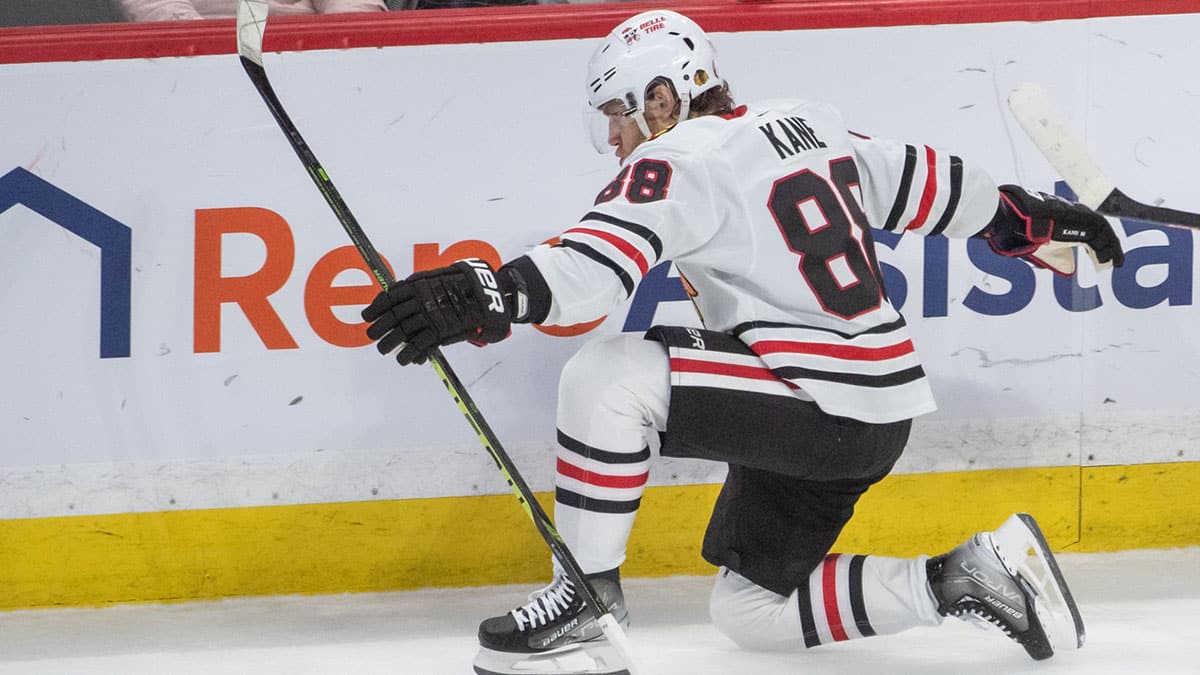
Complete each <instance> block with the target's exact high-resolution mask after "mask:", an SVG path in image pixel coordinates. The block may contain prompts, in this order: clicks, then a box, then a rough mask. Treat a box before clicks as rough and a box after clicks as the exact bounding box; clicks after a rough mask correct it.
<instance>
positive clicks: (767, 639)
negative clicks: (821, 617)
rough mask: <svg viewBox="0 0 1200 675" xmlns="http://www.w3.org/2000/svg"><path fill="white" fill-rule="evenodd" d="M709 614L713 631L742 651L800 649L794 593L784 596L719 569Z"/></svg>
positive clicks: (801, 645)
mask: <svg viewBox="0 0 1200 675" xmlns="http://www.w3.org/2000/svg"><path fill="white" fill-rule="evenodd" d="M708 611H709V615H710V616H711V618H712V623H713V625H714V626H716V628H717V630H719V631H721V633H722V634H724V635H725V636H726V637H728V638H729V639H730V640H733V641H734V642H735V643H737V645H738V646H739V647H741V648H742V649H748V650H753V651H780V650H793V649H802V648H803V647H804V642H803V640H801V639H800V634H799V632H798V628H799V620H798V619H796V618H795V617H796V616H797V609H796V600H795V594H794V593H793V594H792V596H791V597H785V596H782V595H779V594H778V593H773V592H771V591H768V590H767V589H765V588H763V587H762V586H758V585H757V584H755V583H753V582H752V581H750V580H748V579H746V578H745V577H743V576H741V575H740V574H738V573H736V572H733V571H730V570H726V569H724V568H722V569H721V571H720V572H719V573H717V581H716V583H715V584H714V585H713V590H712V595H711V596H710V597H709V604H708Z"/></svg>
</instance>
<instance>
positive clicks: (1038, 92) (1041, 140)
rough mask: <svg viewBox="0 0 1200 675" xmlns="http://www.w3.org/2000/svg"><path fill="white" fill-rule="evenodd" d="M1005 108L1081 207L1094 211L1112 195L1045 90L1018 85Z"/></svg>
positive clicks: (1095, 166) (1030, 85)
mask: <svg viewBox="0 0 1200 675" xmlns="http://www.w3.org/2000/svg"><path fill="white" fill-rule="evenodd" d="M1008 107H1009V108H1010V109H1011V110H1012V112H1013V116H1014V117H1016V119H1017V122H1018V123H1020V125H1021V128H1022V129H1024V130H1025V133H1026V134H1028V136H1029V138H1030V140H1032V141H1033V144H1034V145H1036V146H1037V148H1038V150H1040V151H1041V153H1042V155H1044V156H1045V157H1046V160H1047V161H1049V162H1050V165H1051V166H1053V167H1054V169H1055V170H1056V171H1058V173H1059V175H1061V176H1062V178H1063V180H1065V181H1066V182H1067V185H1070V186H1071V189H1072V190H1074V191H1075V195H1076V198H1077V199H1078V200H1079V202H1080V203H1081V204H1083V205H1085V206H1087V207H1089V208H1092V209H1095V208H1096V207H1098V206H1100V204H1102V203H1103V202H1104V200H1105V199H1107V198H1108V196H1109V195H1110V194H1112V191H1113V190H1114V189H1115V187H1116V186H1115V185H1113V183H1112V181H1110V180H1109V179H1108V178H1107V177H1106V176H1105V175H1104V172H1103V171H1101V170H1100V166H1099V165H1098V164H1096V162H1095V161H1094V160H1092V158H1091V156H1090V155H1088V151H1087V148H1086V147H1084V145H1083V142H1082V141H1080V140H1079V139H1078V138H1076V137H1075V135H1074V134H1073V133H1071V131H1070V129H1068V128H1067V125H1066V122H1065V121H1064V119H1063V117H1062V115H1061V114H1060V113H1059V112H1058V111H1057V110H1056V109H1055V108H1054V105H1053V103H1052V102H1051V100H1050V95H1049V94H1047V93H1046V90H1044V89H1042V88H1041V87H1040V86H1038V85H1036V84H1030V83H1026V84H1022V85H1020V86H1018V87H1017V88H1016V89H1013V90H1012V92H1011V93H1010V94H1009V96H1008Z"/></svg>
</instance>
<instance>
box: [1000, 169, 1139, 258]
mask: <svg viewBox="0 0 1200 675" xmlns="http://www.w3.org/2000/svg"><path fill="white" fill-rule="evenodd" d="M982 234H983V236H985V237H986V238H987V240H988V243H989V244H991V247H992V249H993V250H994V251H996V252H997V253H999V254H1001V255H1006V256H1016V257H1020V258H1024V259H1025V260H1028V261H1029V262H1031V263H1033V264H1034V265H1036V266H1038V267H1045V268H1048V269H1051V270H1054V271H1055V272H1057V273H1058V274H1062V275H1071V274H1074V273H1075V255H1074V252H1073V251H1072V250H1071V249H1072V248H1073V247H1076V246H1083V247H1085V250H1087V252H1088V254H1089V255H1090V256H1091V257H1092V260H1093V262H1095V264H1096V267H1097V269H1100V268H1103V267H1107V266H1109V265H1110V264H1111V265H1115V266H1117V267H1120V266H1121V265H1122V264H1123V263H1124V262H1125V252H1124V251H1122V250H1121V242H1120V240H1119V239H1117V235H1116V233H1114V232H1113V229H1112V225H1110V224H1109V222H1108V220H1107V219H1105V218H1104V216H1102V215H1100V214H1099V213H1096V212H1095V211H1093V210H1091V209H1089V208H1088V207H1086V206H1084V205H1083V204H1077V203H1075V202H1071V201H1067V200H1066V199H1063V198H1062V197H1056V196H1055V195H1048V194H1046V193H1044V192H1030V191H1028V190H1026V189H1025V188H1023V187H1021V186H1019V185H1001V186H1000V205H999V208H998V209H997V211H996V216H995V217H994V218H993V219H992V222H991V223H989V224H988V226H987V228H985V229H984V231H983V233H982Z"/></svg>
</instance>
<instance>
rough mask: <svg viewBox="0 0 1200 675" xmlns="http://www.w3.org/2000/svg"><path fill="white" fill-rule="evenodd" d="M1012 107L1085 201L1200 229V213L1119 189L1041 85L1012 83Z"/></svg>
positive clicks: (1121, 214) (1110, 212) (1109, 212)
mask: <svg viewBox="0 0 1200 675" xmlns="http://www.w3.org/2000/svg"><path fill="white" fill-rule="evenodd" d="M1008 107H1009V108H1011V109H1012V112H1013V115H1014V116H1015V117H1016V118H1017V122H1019V123H1020V124H1021V128H1023V129H1024V130H1025V133H1026V134H1028V135H1029V138H1030V139H1031V140H1032V141H1033V144H1034V145H1036V146H1037V147H1038V150H1040V151H1041V152H1042V154H1043V155H1045V157H1046V159H1047V160H1048V161H1049V162H1050V165H1051V166H1053V167H1054V168H1055V169H1056V170H1057V171H1058V173H1059V174H1060V175H1061V176H1062V177H1063V180H1065V181H1067V184H1068V185H1070V186H1071V189H1072V190H1074V191H1075V194H1076V197H1077V198H1078V200H1079V202H1080V203H1081V204H1083V205H1084V206H1087V207H1089V208H1092V209H1095V210H1096V211H1099V212H1100V213H1103V214H1104V215H1106V216H1115V217H1118V218H1133V219H1137V220H1145V221H1148V222H1151V223H1158V224H1160V225H1170V226H1173V227H1188V228H1193V229H1200V213H1191V212H1188V211H1179V210H1176V209H1169V208H1166V207H1162V206H1151V205H1150V204H1145V203H1143V202H1139V201H1137V200H1135V199H1133V198H1132V197H1130V196H1128V195H1126V194H1125V193H1124V192H1121V190H1119V189H1118V188H1117V186H1116V185H1114V184H1113V182H1112V181H1111V180H1109V179H1108V178H1107V177H1106V176H1105V175H1104V172H1103V171H1101V170H1100V165H1099V164H1097V163H1096V162H1095V160H1093V159H1092V158H1091V156H1090V155H1088V151H1087V148H1086V147H1084V145H1083V142H1082V141H1080V140H1079V139H1078V138H1077V137H1076V136H1075V135H1074V134H1073V133H1071V131H1070V130H1069V129H1068V128H1067V125H1066V122H1065V121H1064V120H1063V118H1062V116H1061V115H1059V113H1058V111H1056V110H1055V109H1054V105H1053V104H1052V103H1051V101H1050V95H1049V94H1047V93H1046V91H1045V90H1044V89H1042V88H1041V87H1039V86H1037V85H1036V84H1028V83H1026V84H1022V85H1020V86H1018V87H1017V88H1016V89H1013V90H1012V92H1011V93H1010V94H1009V96H1008Z"/></svg>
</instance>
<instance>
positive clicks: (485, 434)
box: [237, 0, 638, 675]
mask: <svg viewBox="0 0 1200 675" xmlns="http://www.w3.org/2000/svg"><path fill="white" fill-rule="evenodd" d="M266 27H267V2H266V0H238V5H237V33H238V55H239V56H240V57H241V62H242V67H243V68H245V70H246V74H247V75H249V76H250V81H251V82H253V83H254V88H255V89H256V90H258V93H259V95H260V96H262V99H263V102H265V103H266V104H267V108H268V109H269V110H270V111H271V115H272V116H273V117H274V118H275V121H276V122H277V123H278V124H279V128H280V130H282V131H283V133H284V135H285V136H287V139H288V142H289V143H291V145H292V149H293V150H295V151H296V155H297V156H298V157H299V158H300V163H301V164H303V165H304V168H305V169H306V170H307V171H308V175H309V177H311V178H312V180H313V183H315V184H316V186H317V189H318V190H320V191H321V195H322V196H323V197H324V198H325V201H326V202H327V203H328V204H329V207H330V208H331V209H333V213H334V215H335V216H337V219H338V222H340V223H341V224H342V228H343V229H345V230H346V234H348V235H349V236H350V240H351V241H352V242H353V243H354V247H355V248H356V249H358V252H359V254H360V255H362V258H363V261H364V262H366V264H367V267H368V268H370V270H371V274H372V275H373V276H374V277H375V279H376V281H378V282H379V285H380V287H381V288H383V289H384V290H387V289H388V288H389V287H391V286H392V285H394V284H395V278H394V277H392V274H391V272H390V271H389V270H388V268H387V266H386V265H384V263H383V259H382V258H381V257H380V256H379V253H378V252H377V251H376V250H375V247H374V246H373V245H372V244H371V241H370V240H369V239H368V238H367V235H366V233H365V232H363V229H362V227H361V226H359V224H358V221H357V220H356V219H355V218H354V214H352V213H350V208H349V207H348V206H346V202H345V201H343V200H342V196H341V195H340V194H339V193H338V190H337V188H336V187H334V185H333V181H332V180H330V178H329V174H328V173H326V172H325V169H324V168H323V167H322V166H321V163H320V162H319V161H318V160H317V157H316V155H314V154H313V152H312V150H310V149H309V147H308V144H307V143H305V142H304V138H303V137H302V136H301V135H300V131H299V130H298V129H297V128H296V125H295V124H293V123H292V120H291V118H289V117H288V114H287V112H286V111H285V110H284V109H283V104H282V103H281V102H280V101H279V97H278V96H276V95H275V90H274V88H273V87H272V86H271V82H270V80H268V79H267V71H266V69H265V68H264V67H263V59H262V42H263V34H264V33H265V31H266ZM429 362H430V363H431V364H432V365H433V368H434V370H435V371H437V374H438V377H440V378H441V380H442V383H443V384H444V385H446V390H447V391H449V392H450V395H451V396H452V397H453V398H454V402H455V403H457V404H458V408H459V410H460V411H462V414H463V415H464V416H465V417H466V418H467V421H468V422H470V423H471V426H472V427H473V428H474V429H475V433H476V434H478V436H479V440H480V442H482V443H483V447H484V448H485V449H486V450H487V451H488V453H489V454H491V456H492V460H493V461H494V462H495V463H496V468H498V469H500V473H502V474H503V475H504V478H505V479H506V480H507V481H508V485H509V487H511V488H512V491H513V494H515V495H516V497H517V501H519V502H520V503H521V506H522V507H523V508H524V509H525V513H526V515H528V516H529V518H530V520H532V521H533V524H534V526H535V527H537V530H538V533H539V534H541V535H542V539H544V540H545V541H546V544H547V545H548V546H549V547H550V551H551V553H553V554H554V557H555V558H556V559H557V560H558V562H559V563H560V564H561V565H562V567H563V569H564V570H565V571H566V574H567V575H568V576H569V577H570V578H571V581H572V583H574V585H575V587H576V588H577V589H578V590H579V594H580V597H581V598H582V599H583V602H584V603H585V604H586V605H587V607H588V609H589V610H590V611H591V612H592V613H593V614H594V615H595V616H596V621H597V623H598V624H599V625H600V628H601V629H602V630H603V631H604V635H605V637H607V638H608V640H609V642H611V643H612V645H613V647H614V648H615V649H616V650H617V652H618V654H619V655H620V656H621V658H622V659H623V660H624V661H625V664H626V668H627V670H626V671H625V672H627V673H628V675H638V672H637V669H636V668H635V667H634V664H633V659H632V658H631V653H632V650H631V648H630V645H629V638H628V637H627V636H626V635H625V631H624V630H623V629H622V628H621V625H620V624H619V623H617V620H616V619H615V618H614V617H613V615H612V613H611V612H610V611H609V610H608V608H607V607H606V606H605V605H604V603H603V601H601V600H600V598H598V597H597V596H596V594H595V592H593V591H592V589H591V587H590V586H589V585H588V584H587V582H586V581H585V580H584V575H583V570H582V569H581V568H580V567H579V563H578V562H577V561H576V560H575V556H573V555H572V554H571V551H570V549H568V548H567V546H566V544H565V543H564V542H563V540H562V536H560V535H559V533H558V530H557V529H555V527H554V524H553V523H552V522H551V520H550V517H549V516H548V515H546V511H545V510H544V509H543V508H542V506H541V504H539V503H538V501H537V500H536V499H535V498H534V495H533V491H532V490H530V489H529V486H528V485H527V484H526V483H525V479H524V478H522V477H521V474H520V473H519V472H518V471H517V467H516V465H514V464H513V461H512V459H511V458H509V456H508V453H507V452H505V451H504V448H503V447H502V446H501V445H500V441H499V439H497V438H496V434H495V433H493V432H492V428H491V427H490V426H488V423H487V421H486V420H484V418H483V415H482V414H481V413H480V412H479V408H478V407H477V406H476V405H475V401H474V400H472V399H471V396H470V395H469V394H468V393H467V389H466V387H464V386H463V384H462V381H461V380H459V379H458V376H457V375H456V374H455V373H454V370H452V369H451V368H450V364H449V363H447V362H446V358H445V357H444V356H443V355H442V352H441V350H440V349H435V350H434V351H433V353H432V354H430V356H429Z"/></svg>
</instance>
